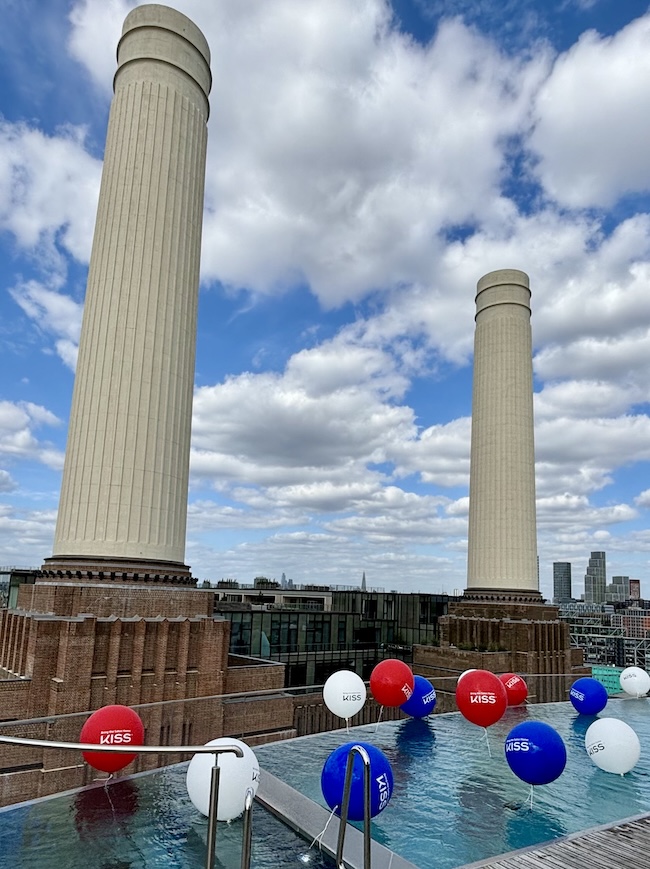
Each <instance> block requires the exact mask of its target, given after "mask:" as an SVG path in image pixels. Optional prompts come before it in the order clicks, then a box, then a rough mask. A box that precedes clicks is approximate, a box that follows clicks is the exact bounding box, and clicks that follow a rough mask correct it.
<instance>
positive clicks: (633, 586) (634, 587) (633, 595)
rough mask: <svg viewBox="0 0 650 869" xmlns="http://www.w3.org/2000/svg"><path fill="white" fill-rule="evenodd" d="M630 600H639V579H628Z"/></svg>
mask: <svg viewBox="0 0 650 869" xmlns="http://www.w3.org/2000/svg"><path fill="white" fill-rule="evenodd" d="M630 600H641V580H640V579H631V580H630Z"/></svg>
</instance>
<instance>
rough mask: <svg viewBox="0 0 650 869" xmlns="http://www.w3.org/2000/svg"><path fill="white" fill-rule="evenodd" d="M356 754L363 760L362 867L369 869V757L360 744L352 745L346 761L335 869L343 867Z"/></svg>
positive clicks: (342, 868) (343, 868)
mask: <svg viewBox="0 0 650 869" xmlns="http://www.w3.org/2000/svg"><path fill="white" fill-rule="evenodd" d="M355 754H358V755H359V757H360V758H361V760H362V761H363V869H370V847H371V838H370V758H369V757H368V752H367V751H366V750H365V748H364V747H363V746H362V745H353V746H352V747H351V748H350V753H349V754H348V762H347V764H346V766H345V783H344V785H343V804H342V806H341V819H340V823H339V837H338V841H337V844H336V869H345V863H344V862H343V846H344V844H345V831H346V829H347V825H348V810H349V807H350V791H351V789H352V770H353V769H354V755H355Z"/></svg>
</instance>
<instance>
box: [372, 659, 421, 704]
mask: <svg viewBox="0 0 650 869" xmlns="http://www.w3.org/2000/svg"><path fill="white" fill-rule="evenodd" d="M414 682H415V679H414V677H413V671H412V670H411V668H410V667H409V665H408V664H405V663H404V661H400V660H399V659H398V658H386V660H385V661H380V662H379V664H377V666H376V667H375V668H374V670H373V671H372V673H371V674H370V690H371V691H372V696H373V697H374V698H375V700H376V701H377V703H381V705H382V706H401V705H402V703H406V701H407V700H408V699H409V697H410V696H411V694H412V693H413V684H414Z"/></svg>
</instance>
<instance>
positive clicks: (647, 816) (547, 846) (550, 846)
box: [454, 812, 650, 869]
mask: <svg viewBox="0 0 650 869" xmlns="http://www.w3.org/2000/svg"><path fill="white" fill-rule="evenodd" d="M648 820H650V812H641V813H640V814H638V815H630V817H629V818H622V819H621V820H618V821H613V822H612V823H610V824H598V825H597V826H594V827H586V828H585V829H584V830H577V831H576V832H575V833H567V834H566V835H565V836H560V837H558V838H557V839H547V841H546V842H538V843H537V844H536V845H527V846H526V847H524V848H517V849H516V850H514V851H504V852H503V853H502V854H495V855H494V856H493V857H486V858H483V859H481V860H475V861H474V862H473V863H464V864H463V865H462V866H456V867H454V869H488V867H490V866H495V867H497V866H501V864H503V862H504V861H506V860H510V859H512V858H516V857H524V856H525V855H527V854H533V853H538V855H539V857H540V860H544V859H545V855H547V856H548V857H549V858H551V855H552V853H553V851H554V849H556V848H557V847H558V846H559V847H560V848H561V847H562V846H563V845H567V844H570V843H572V842H575V841H576V840H580V839H585V840H586V839H588V838H590V837H592V836H593V835H594V834H597V833H607V832H609V831H614V830H616V829H618V828H619V827H627V826H630V825H634V824H636V823H638V822H641V821H648ZM550 864H552V865H553V866H561V865H562V863H559V864H558V863H556V861H555V860H551V861H550ZM621 865H622V864H621ZM522 866H523V864H522Z"/></svg>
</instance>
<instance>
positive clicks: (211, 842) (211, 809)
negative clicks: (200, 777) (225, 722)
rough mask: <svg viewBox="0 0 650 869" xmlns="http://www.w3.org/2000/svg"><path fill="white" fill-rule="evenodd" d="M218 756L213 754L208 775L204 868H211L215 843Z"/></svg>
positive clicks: (218, 775) (218, 774) (218, 772)
mask: <svg viewBox="0 0 650 869" xmlns="http://www.w3.org/2000/svg"><path fill="white" fill-rule="evenodd" d="M218 760H219V757H218V755H216V754H215V756H214V766H213V767H212V772H211V776H210V802H209V806H208V841H207V853H206V855H205V869H213V866H214V854H215V843H216V840H217V806H218V803H219V777H220V775H221V770H220V769H219V763H218Z"/></svg>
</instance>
